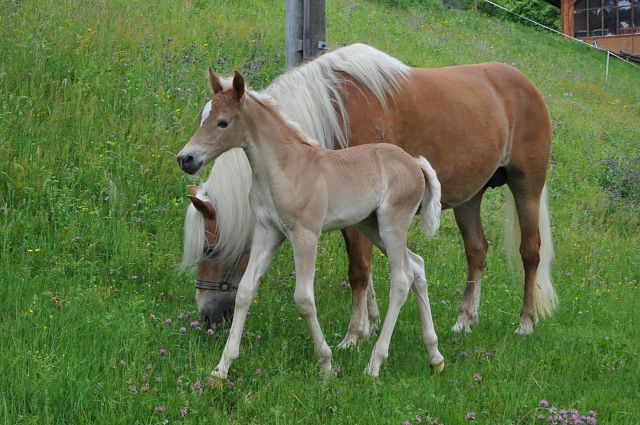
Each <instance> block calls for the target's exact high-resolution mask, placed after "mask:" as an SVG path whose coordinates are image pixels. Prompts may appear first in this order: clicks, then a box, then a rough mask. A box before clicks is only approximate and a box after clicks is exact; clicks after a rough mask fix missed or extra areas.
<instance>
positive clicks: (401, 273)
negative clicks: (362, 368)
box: [358, 211, 413, 377]
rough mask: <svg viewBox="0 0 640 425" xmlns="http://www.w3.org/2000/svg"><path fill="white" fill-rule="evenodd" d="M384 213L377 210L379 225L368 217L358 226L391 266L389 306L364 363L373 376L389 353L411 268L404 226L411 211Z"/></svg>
mask: <svg viewBox="0 0 640 425" xmlns="http://www.w3.org/2000/svg"><path fill="white" fill-rule="evenodd" d="M386 214H387V215H385V214H384V212H383V213H381V212H380V211H378V214H377V215H378V223H379V226H375V223H372V221H371V220H370V221H367V222H366V223H361V224H360V225H359V226H358V227H359V228H360V229H362V230H363V232H364V233H365V234H366V235H367V237H369V238H370V239H371V241H372V242H374V243H375V244H376V245H377V246H378V247H379V248H380V249H382V250H383V251H384V252H385V253H386V255H387V258H388V259H389V266H390V269H391V270H390V271H391V286H390V288H389V307H388V309H387V314H386V315H385V318H384V322H383V324H382V329H381V330H380V336H379V337H378V340H377V341H376V344H375V346H374V348H373V352H372V353H371V359H370V360H369V365H368V366H367V373H368V374H369V375H370V376H373V377H377V376H378V375H379V373H380V366H381V365H382V362H383V361H384V360H385V359H386V358H387V357H389V343H390V342H391V335H392V334H393V330H394V328H395V326H396V322H397V320H398V315H399V314H400V309H401V308H402V306H403V305H404V303H405V301H406V300H407V294H408V293H409V287H410V286H411V282H413V270H412V268H411V263H410V259H409V255H408V250H407V247H406V242H407V229H408V227H409V224H410V218H411V217H412V216H413V214H411V215H409V216H408V217H403V215H402V214H396V217H395V219H393V218H392V217H391V214H393V212H391V211H387V212H386ZM404 221H406V223H405V222H404ZM372 224H373V225H372Z"/></svg>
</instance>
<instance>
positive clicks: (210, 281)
mask: <svg viewBox="0 0 640 425" xmlns="http://www.w3.org/2000/svg"><path fill="white" fill-rule="evenodd" d="M189 200H190V201H191V203H192V204H193V206H194V207H195V209H196V211H197V212H198V213H199V214H201V215H202V217H203V219H204V229H202V230H204V234H205V242H204V252H203V257H202V258H201V259H200V260H199V261H198V265H197V276H196V304H197V306H198V313H200V316H201V318H202V319H204V320H205V321H206V322H208V323H220V322H222V321H223V320H224V319H229V318H231V317H232V316H233V309H234V305H235V298H236V293H237V285H238V282H239V280H240V277H241V276H242V275H243V274H244V271H245V269H246V267H247V262H248V259H249V256H248V253H244V254H242V255H241V256H240V257H239V258H233V259H222V258H221V256H220V255H219V252H218V250H217V247H218V240H217V238H218V220H217V216H216V209H215V207H214V206H213V204H212V203H211V202H210V201H209V200H208V199H207V198H206V197H202V196H199V195H198V188H197V186H189Z"/></svg>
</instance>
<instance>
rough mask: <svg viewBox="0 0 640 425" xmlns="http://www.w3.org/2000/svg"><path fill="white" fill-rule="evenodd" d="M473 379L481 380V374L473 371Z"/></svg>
mask: <svg viewBox="0 0 640 425" xmlns="http://www.w3.org/2000/svg"><path fill="white" fill-rule="evenodd" d="M473 379H475V380H476V381H481V380H482V375H480V374H479V373H474V374H473Z"/></svg>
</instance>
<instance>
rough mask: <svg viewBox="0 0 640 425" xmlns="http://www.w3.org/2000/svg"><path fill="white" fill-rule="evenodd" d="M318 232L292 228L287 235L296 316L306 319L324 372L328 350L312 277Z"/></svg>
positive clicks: (328, 361) (328, 363)
mask: <svg viewBox="0 0 640 425" xmlns="http://www.w3.org/2000/svg"><path fill="white" fill-rule="evenodd" d="M318 237H319V234H317V233H315V232H312V231H309V230H300V231H296V232H295V234H294V235H293V237H291V238H290V241H291V245H292V246H293V256H294V261H295V267H296V290H295V294H294V299H295V303H296V306H297V307H298V312H299V313H300V316H302V318H303V319H304V320H305V321H306V322H307V325H308V326H309V330H310V332H311V338H312V339H313V346H314V349H315V352H316V357H317V359H318V364H319V365H320V368H321V369H322V372H323V373H324V374H325V375H329V374H330V373H331V372H332V369H331V349H330V348H329V345H328V344H327V341H325V339H324V335H323V334H322V329H320V323H319V322H318V314H317V312H316V302H315V295H314V292H313V280H314V277H315V269H316V256H317V248H318Z"/></svg>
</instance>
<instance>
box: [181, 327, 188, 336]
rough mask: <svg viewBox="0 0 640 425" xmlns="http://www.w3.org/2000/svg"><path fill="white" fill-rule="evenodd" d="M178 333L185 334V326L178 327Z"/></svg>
mask: <svg viewBox="0 0 640 425" xmlns="http://www.w3.org/2000/svg"><path fill="white" fill-rule="evenodd" d="M180 333H181V334H186V333H187V328H185V327H184V326H183V327H181V328H180Z"/></svg>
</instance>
